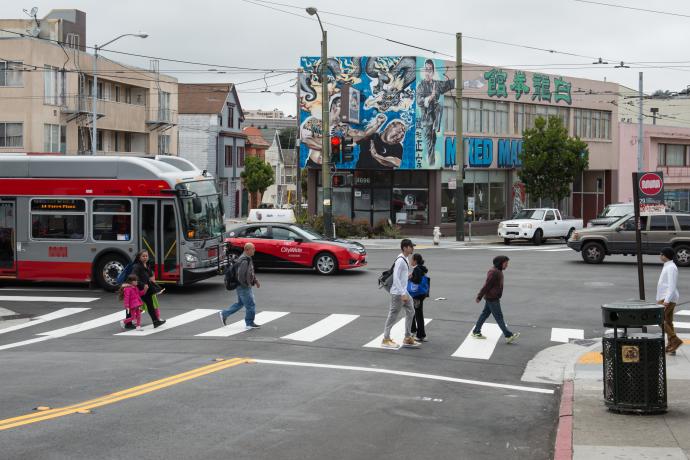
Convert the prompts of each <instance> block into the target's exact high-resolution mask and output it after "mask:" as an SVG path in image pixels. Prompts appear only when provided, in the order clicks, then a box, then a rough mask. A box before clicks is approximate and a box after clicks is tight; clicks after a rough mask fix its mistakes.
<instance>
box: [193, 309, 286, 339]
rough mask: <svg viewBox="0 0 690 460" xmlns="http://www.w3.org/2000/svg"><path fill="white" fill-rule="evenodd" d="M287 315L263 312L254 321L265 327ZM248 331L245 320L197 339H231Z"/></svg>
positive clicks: (283, 312)
mask: <svg viewBox="0 0 690 460" xmlns="http://www.w3.org/2000/svg"><path fill="white" fill-rule="evenodd" d="M287 314H289V312H287V311H262V312H259V313H257V314H256V316H255V317H254V321H255V322H256V323H257V324H260V325H264V324H266V323H270V322H271V321H273V320H276V319H278V318H282V317H283V316H285V315H287ZM248 330H250V329H249V328H248V327H247V325H246V324H245V322H244V320H241V321H237V322H236V323H231V324H228V325H227V326H223V327H219V328H218V329H213V330H212V331H208V332H204V333H202V334H197V335H196V337H230V336H231V335H236V334H240V333H242V332H245V331H248Z"/></svg>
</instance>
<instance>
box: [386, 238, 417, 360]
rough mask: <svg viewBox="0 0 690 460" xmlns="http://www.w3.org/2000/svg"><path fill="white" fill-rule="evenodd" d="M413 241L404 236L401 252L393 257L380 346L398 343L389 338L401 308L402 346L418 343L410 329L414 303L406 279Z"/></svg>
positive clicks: (395, 346) (390, 346)
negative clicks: (387, 303) (388, 296)
mask: <svg viewBox="0 0 690 460" xmlns="http://www.w3.org/2000/svg"><path fill="white" fill-rule="evenodd" d="M414 246H415V245H414V243H412V241H410V240H408V239H407V238H405V239H404V240H402V241H401V242H400V249H401V250H402V253H401V254H399V255H398V257H397V258H396V259H395V264H394V265H393V284H392V286H391V290H390V294H391V305H390V310H389V312H388V318H387V319H386V326H385V328H384V330H383V341H382V342H381V346H382V347H386V348H398V344H397V343H395V341H394V340H393V339H391V328H392V327H393V324H395V321H396V320H397V319H398V314H399V313H400V310H401V309H403V308H404V309H405V339H404V340H403V343H402V346H403V347H417V346H419V344H418V343H417V342H415V340H414V338H413V337H412V332H410V329H411V327H412V318H414V305H413V304H412V296H410V293H409V292H407V280H408V279H409V278H410V264H409V262H408V258H409V257H410V255H411V254H412V253H413V252H414Z"/></svg>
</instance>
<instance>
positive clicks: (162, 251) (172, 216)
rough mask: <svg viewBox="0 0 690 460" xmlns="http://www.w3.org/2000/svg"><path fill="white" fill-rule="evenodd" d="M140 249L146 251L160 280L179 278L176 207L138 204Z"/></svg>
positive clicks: (147, 202) (151, 202) (148, 201)
mask: <svg viewBox="0 0 690 460" xmlns="http://www.w3.org/2000/svg"><path fill="white" fill-rule="evenodd" d="M139 249H140V250H141V249H146V250H147V251H148V252H149V257H150V259H151V260H152V261H153V263H154V266H155V268H154V273H155V276H156V280H158V281H162V282H164V281H177V280H179V279H180V265H179V257H178V253H179V250H178V242H177V215H176V213H175V205H174V203H173V202H172V201H171V202H170V203H166V202H159V201H154V200H142V201H140V202H139Z"/></svg>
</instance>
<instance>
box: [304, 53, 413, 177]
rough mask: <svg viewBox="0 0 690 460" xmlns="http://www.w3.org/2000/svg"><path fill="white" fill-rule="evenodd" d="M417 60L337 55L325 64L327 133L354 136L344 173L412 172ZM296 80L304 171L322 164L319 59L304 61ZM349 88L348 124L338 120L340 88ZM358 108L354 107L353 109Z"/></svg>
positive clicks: (398, 57)
mask: <svg viewBox="0 0 690 460" xmlns="http://www.w3.org/2000/svg"><path fill="white" fill-rule="evenodd" d="M415 64H416V58H414V57H406V56H376V57H338V58H329V60H328V66H327V67H328V82H327V84H328V94H329V113H330V116H329V123H330V129H329V131H330V135H339V136H347V137H352V138H353V140H354V141H355V148H354V151H353V158H352V160H351V161H348V162H343V163H339V164H338V165H337V166H338V167H339V168H343V169H354V168H358V169H414V168H415V159H414V135H408V131H410V130H412V126H414V117H415V83H416V80H415V75H416V73H415ZM301 66H302V68H303V69H304V72H303V73H302V75H301V79H300V91H301V97H300V133H301V136H302V146H301V150H300V163H301V165H302V166H303V167H320V166H321V161H322V160H321V142H322V139H323V132H322V123H321V94H320V93H321V77H320V75H319V72H318V70H319V66H320V60H319V59H318V58H316V57H303V58H302V59H301ZM345 84H347V85H349V86H350V88H351V90H350V102H349V103H350V107H347V109H348V112H349V114H350V117H349V118H350V121H349V122H348V123H344V122H342V121H340V117H339V114H340V110H341V100H340V99H341V98H340V91H341V88H342V86H343V85H345ZM353 104H356V105H357V106H356V107H354V106H352V105H353Z"/></svg>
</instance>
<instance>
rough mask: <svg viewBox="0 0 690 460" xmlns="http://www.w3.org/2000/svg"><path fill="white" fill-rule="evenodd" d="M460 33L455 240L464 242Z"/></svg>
mask: <svg viewBox="0 0 690 460" xmlns="http://www.w3.org/2000/svg"><path fill="white" fill-rule="evenodd" d="M462 87H463V82H462V33H456V34H455V166H456V167H457V168H458V173H457V176H456V179H455V240H456V241H465V187H464V182H463V181H464V179H465V178H464V177H463V176H464V174H465V143H464V142H463V140H462Z"/></svg>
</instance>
